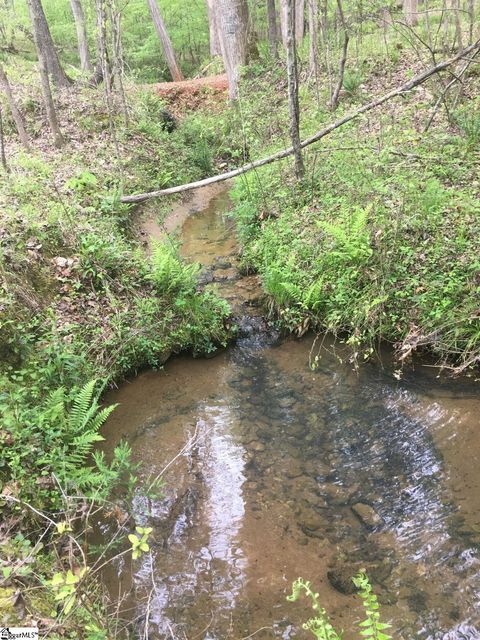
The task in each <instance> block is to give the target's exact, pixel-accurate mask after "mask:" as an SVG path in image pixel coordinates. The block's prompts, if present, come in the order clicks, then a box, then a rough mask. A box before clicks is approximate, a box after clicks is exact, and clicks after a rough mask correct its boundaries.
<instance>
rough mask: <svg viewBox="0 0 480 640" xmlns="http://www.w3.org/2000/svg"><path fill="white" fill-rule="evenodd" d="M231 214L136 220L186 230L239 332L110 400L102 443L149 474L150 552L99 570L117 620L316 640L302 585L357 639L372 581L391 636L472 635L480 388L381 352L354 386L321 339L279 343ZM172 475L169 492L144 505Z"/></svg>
mask: <svg viewBox="0 0 480 640" xmlns="http://www.w3.org/2000/svg"><path fill="white" fill-rule="evenodd" d="M229 207H230V203H229V199H228V188H227V187H225V186H223V187H218V186H217V187H215V188H213V189H211V190H210V191H205V190H204V191H203V192H202V193H198V192H197V193H196V194H194V196H193V199H192V200H191V201H189V202H188V203H187V204H180V205H178V206H177V207H176V208H175V211H173V212H172V214H171V216H169V221H170V222H168V221H167V224H166V225H165V226H164V228H163V230H162V229H160V228H159V227H158V225H156V224H155V223H154V222H152V221H149V222H148V223H146V225H145V227H144V228H145V233H146V234H147V235H153V236H155V235H157V236H158V237H160V236H161V234H162V233H164V232H165V229H166V230H167V231H170V232H171V231H174V230H175V229H179V230H180V237H181V239H182V243H183V244H182V252H183V255H184V256H185V257H187V258H188V259H189V260H195V261H198V262H200V263H202V264H203V265H204V266H205V270H204V273H203V274H202V277H201V282H202V283H203V284H204V286H209V287H216V289H217V291H218V292H219V294H220V295H222V296H223V297H225V298H227V299H228V300H229V301H230V303H231V305H232V308H233V313H234V315H235V316H237V318H238V319H239V324H240V332H239V338H238V340H237V342H236V344H235V345H234V346H232V347H230V348H229V349H227V350H225V351H223V352H221V353H219V354H217V355H216V357H214V358H212V359H193V358H192V357H190V356H188V355H180V356H177V357H175V358H173V359H171V360H170V361H169V362H168V363H167V364H166V365H165V367H164V369H163V370H161V371H147V372H144V373H141V374H140V375H138V376H137V377H136V378H135V379H133V380H131V381H129V382H127V383H125V384H124V385H122V386H121V387H120V389H118V390H116V391H114V392H111V393H110V394H109V396H108V397H107V401H108V402H116V403H119V407H118V408H117V409H116V410H115V412H114V413H113V414H112V416H111V417H110V418H109V420H108V422H107V424H106V426H105V429H104V432H103V435H104V437H105V438H106V442H105V448H106V450H111V449H112V448H113V447H114V446H115V445H116V444H117V443H118V442H119V441H120V440H122V439H125V440H127V441H128V442H129V444H130V446H131V447H132V450H133V456H134V460H135V461H137V462H141V464H142V466H141V475H140V477H139V482H138V487H137V489H136V491H135V494H134V498H133V504H132V509H133V511H134V513H135V517H136V521H137V523H139V524H142V525H144V526H151V527H153V533H152V534H151V539H150V543H151V553H150V554H144V555H143V556H142V559H141V560H139V561H137V562H136V563H132V564H131V563H130V562H129V561H127V562H124V563H117V564H115V565H114V566H113V567H110V569H109V570H108V571H107V572H106V574H105V576H104V579H105V581H106V583H107V585H108V586H109V589H110V591H111V592H112V594H115V595H117V594H118V593H121V594H123V596H124V601H123V604H122V606H123V611H124V613H123V614H122V615H124V617H129V618H130V619H135V620H136V625H137V629H138V633H137V635H138V637H139V638H140V637H145V638H146V637H149V638H151V639H154V638H171V639H173V638H186V639H188V640H194V639H201V640H214V639H215V640H224V639H227V638H235V639H236V640H240V639H243V638H246V637H247V636H248V637H251V635H252V634H255V635H254V637H255V638H258V639H260V638H283V639H285V640H286V639H289V638H297V637H298V638H306V637H308V633H307V632H306V631H303V630H302V629H301V624H302V622H303V621H304V620H306V618H307V617H309V615H310V614H311V611H310V610H309V608H308V606H307V603H305V602H300V603H295V604H291V603H288V602H287V601H286V595H288V593H289V592H290V589H291V583H292V581H293V580H294V579H295V578H297V577H298V576H302V577H304V578H305V579H309V580H311V581H312V582H313V584H314V587H315V589H316V590H317V591H318V592H319V594H320V601H321V604H322V606H323V607H325V608H326V609H327V611H328V613H329V614H330V616H331V618H332V621H333V623H334V624H335V626H336V627H337V628H338V629H339V630H340V629H342V628H343V629H345V635H344V637H345V638H346V639H347V640H349V639H352V638H358V635H356V634H354V633H352V631H351V630H352V624H353V623H354V622H355V621H357V620H359V619H360V618H362V613H363V612H362V606H361V601H360V599H359V597H358V595H355V594H354V593H352V591H353V588H352V587H353V585H352V583H351V581H350V577H351V575H353V574H355V573H356V572H357V571H358V570H359V569H361V568H362V569H366V571H367V573H368V575H369V577H370V579H371V582H372V585H373V588H374V590H375V592H376V594H377V595H378V597H379V600H380V602H381V603H382V606H381V610H382V617H383V619H384V620H386V621H390V622H391V624H392V630H391V633H392V636H393V637H394V638H396V639H398V638H400V639H413V638H422V639H427V638H428V639H435V640H437V639H442V640H457V639H473V638H480V604H479V599H480V562H479V560H480V554H479V543H480V474H479V469H480V464H479V463H480V429H479V426H480V425H479V416H480V398H479V395H478V387H477V386H476V385H475V383H474V382H472V381H469V380H468V379H463V380H448V379H446V378H436V374H437V370H436V369H434V368H432V367H429V366H422V364H421V363H420V364H417V365H416V366H415V367H414V368H412V369H411V370H409V371H408V372H407V373H406V374H405V377H404V379H402V380H397V379H396V378H395V377H394V375H393V367H392V363H391V354H390V353H389V352H388V350H385V351H384V352H381V353H379V358H378V359H377V361H376V362H371V363H366V364H365V365H362V367H361V369H360V371H359V372H358V373H357V372H355V371H354V370H353V368H352V365H351V364H349V362H348V357H346V355H345V352H342V347H341V345H338V344H337V345H336V344H334V343H333V342H332V340H331V339H330V338H328V337H320V338H318V337H317V338H315V336H313V335H307V336H305V337H304V338H302V339H300V340H293V339H288V340H280V339H279V336H278V335H277V334H276V332H275V331H274V330H272V329H271V328H269V326H268V324H267V323H266V322H265V320H264V319H263V317H262V308H261V292H260V287H259V283H258V281H257V279H256V277H255V276H241V275H240V274H239V272H238V269H237V258H236V252H237V251H238V247H237V245H236V242H235V231H234V222H233V220H232V219H231V218H230V217H228V215H226V213H227V212H228V209H229ZM168 225H170V228H169V227H168ZM317 354H318V356H319V361H318V367H317V368H316V369H315V370H312V368H311V367H310V366H309V362H310V361H311V360H312V358H314V357H315V355H317ZM342 356H343V357H342ZM172 461H173V462H172ZM167 465H168V467H167V470H166V471H165V473H164V474H163V477H164V481H165V485H164V488H163V495H162V496H160V497H156V498H152V497H149V496H147V495H146V487H147V486H148V484H149V482H150V481H151V479H152V478H153V477H155V476H156V475H157V474H158V473H160V472H161V471H162V470H163V469H164V468H165V467H166V466H167ZM101 527H102V533H103V535H104V536H106V537H107V539H108V536H109V535H113V534H112V532H113V530H114V525H113V523H111V522H103V523H102V525H101Z"/></svg>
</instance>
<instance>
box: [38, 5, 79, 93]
mask: <svg viewBox="0 0 480 640" xmlns="http://www.w3.org/2000/svg"><path fill="white" fill-rule="evenodd" d="M27 2H28V8H29V11H30V20H31V22H32V27H33V35H34V38H35V47H36V49H37V53H38V51H39V50H40V49H41V51H42V56H43V61H44V64H45V68H46V70H47V73H48V74H50V75H51V76H52V80H53V82H54V83H55V85H56V86H57V87H59V88H62V87H69V86H70V84H71V81H70V78H69V77H68V76H67V74H66V73H65V71H64V70H63V68H62V65H61V64H60V60H59V59H58V54H57V51H56V49H55V45H54V44H53V40H52V36H51V34H50V29H49V27H48V22H47V19H46V17H45V12H44V11H43V6H42V2H41V0H27Z"/></svg>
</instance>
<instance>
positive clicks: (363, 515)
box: [351, 502, 383, 530]
mask: <svg viewBox="0 0 480 640" xmlns="http://www.w3.org/2000/svg"><path fill="white" fill-rule="evenodd" d="M351 509H352V511H353V513H354V514H355V515H356V516H357V518H358V519H359V520H360V522H361V523H362V524H363V525H365V527H367V529H369V530H373V529H376V528H377V527H380V526H382V524H383V520H382V518H381V517H380V516H379V515H378V513H377V512H376V511H375V509H374V508H373V507H371V506H370V505H369V504H365V503H364V502H356V503H355V504H353V505H352V506H351Z"/></svg>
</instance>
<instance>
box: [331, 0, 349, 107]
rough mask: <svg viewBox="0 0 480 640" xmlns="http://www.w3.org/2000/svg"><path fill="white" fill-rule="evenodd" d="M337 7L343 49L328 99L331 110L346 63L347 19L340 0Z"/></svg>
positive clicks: (338, 96)
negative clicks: (329, 98)
mask: <svg viewBox="0 0 480 640" xmlns="http://www.w3.org/2000/svg"><path fill="white" fill-rule="evenodd" d="M337 7H338V15H339V17H340V22H341V25H342V29H343V50H342V57H341V59H340V64H339V66H338V80H337V84H336V86H335V89H334V91H333V94H332V99H331V100H330V106H331V108H332V109H333V110H335V109H336V108H337V107H338V100H339V98H340V91H341V90H342V87H343V79H344V77H345V65H346V63H347V56H348V43H349V35H348V29H347V21H346V20H345V14H344V13H343V6H342V0H337Z"/></svg>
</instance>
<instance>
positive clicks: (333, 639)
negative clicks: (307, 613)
mask: <svg viewBox="0 0 480 640" xmlns="http://www.w3.org/2000/svg"><path fill="white" fill-rule="evenodd" d="M302 592H304V593H305V595H306V596H307V598H310V600H311V602H312V610H313V611H314V614H315V615H314V616H313V617H311V618H309V619H308V620H307V621H306V622H304V623H303V625H302V626H303V628H304V629H305V630H306V631H310V632H311V633H312V634H313V635H314V636H315V638H317V639H318V640H341V634H338V633H337V632H336V631H335V629H334V627H333V625H332V623H331V622H330V620H329V618H328V615H327V612H326V611H325V609H323V608H322V607H321V606H320V594H319V593H316V592H315V591H313V590H312V588H311V582H309V581H308V580H304V579H303V578H297V579H296V580H295V582H294V583H293V585H292V593H291V595H289V596H287V600H288V601H289V602H296V601H297V600H298V599H299V598H300V596H301V595H302Z"/></svg>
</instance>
